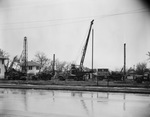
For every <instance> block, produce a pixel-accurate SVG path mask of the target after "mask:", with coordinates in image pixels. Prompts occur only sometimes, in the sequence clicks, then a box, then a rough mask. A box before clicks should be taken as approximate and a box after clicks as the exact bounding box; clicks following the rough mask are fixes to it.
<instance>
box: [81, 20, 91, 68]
mask: <svg viewBox="0 0 150 117" xmlns="http://www.w3.org/2000/svg"><path fill="white" fill-rule="evenodd" d="M93 22H94V20H92V21H91V24H90V29H89V32H88V36H87V39H86V43H85V46H84V49H83V53H82V58H81V61H80V67H79V69H81V70H82V69H83V63H84V59H85V54H86V50H87V46H88V42H89V37H90V34H91V29H92V25H93Z"/></svg>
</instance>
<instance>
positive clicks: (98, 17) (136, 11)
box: [0, 9, 149, 30]
mask: <svg viewBox="0 0 150 117" xmlns="http://www.w3.org/2000/svg"><path fill="white" fill-rule="evenodd" d="M143 12H149V11H147V10H141V11H140V9H139V10H134V11H128V12H122V13H114V14H108V15H101V16H89V17H78V18H70V19H69V18H68V19H67V18H66V19H65V18H64V19H53V20H45V21H30V22H16V23H33V22H46V21H57V20H71V19H72V20H75V19H77V20H79V21H71V22H65V23H58V24H51V25H45V26H37V27H25V28H10V29H7V28H6V29H0V30H18V29H34V28H44V27H50V26H56V25H64V24H72V23H78V22H83V21H89V20H91V19H97V20H98V19H101V18H107V17H112V16H119V15H127V14H135V13H143ZM10 24H12V23H10ZM13 24H15V23H13Z"/></svg>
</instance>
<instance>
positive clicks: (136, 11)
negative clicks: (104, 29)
mask: <svg viewBox="0 0 150 117" xmlns="http://www.w3.org/2000/svg"><path fill="white" fill-rule="evenodd" d="M140 10H141V11H140ZM142 10H143V11H142ZM141 12H148V11H146V9H145V8H140V9H136V10H132V11H127V12H123V13H113V14H108V15H101V16H97V15H96V16H87V17H74V18H58V19H49V20H34V21H26V22H8V23H4V24H0V25H7V24H28V23H40V22H50V21H53V22H54V21H60V20H61V21H63V20H81V19H89V18H93V17H95V18H96V17H102V18H103V17H107V16H114V15H123V14H131V13H141Z"/></svg>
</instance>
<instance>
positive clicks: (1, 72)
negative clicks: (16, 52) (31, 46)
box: [0, 56, 8, 79]
mask: <svg viewBox="0 0 150 117" xmlns="http://www.w3.org/2000/svg"><path fill="white" fill-rule="evenodd" d="M6 59H8V58H6V57H4V56H0V79H4V77H5V65H4V61H5V60H6Z"/></svg>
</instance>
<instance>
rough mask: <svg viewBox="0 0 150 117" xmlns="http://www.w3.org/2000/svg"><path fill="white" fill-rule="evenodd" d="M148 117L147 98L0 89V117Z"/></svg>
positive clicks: (130, 95) (149, 102)
mask: <svg viewBox="0 0 150 117" xmlns="http://www.w3.org/2000/svg"><path fill="white" fill-rule="evenodd" d="M100 116H101V117H150V95H148V94H125V93H108V92H106V93H101V92H81V91H52V90H24V89H0V117H100Z"/></svg>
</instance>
